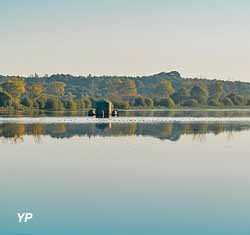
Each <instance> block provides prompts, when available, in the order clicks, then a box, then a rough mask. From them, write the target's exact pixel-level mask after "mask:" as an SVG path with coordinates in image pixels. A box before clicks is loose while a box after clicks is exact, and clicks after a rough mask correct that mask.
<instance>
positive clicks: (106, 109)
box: [96, 100, 113, 117]
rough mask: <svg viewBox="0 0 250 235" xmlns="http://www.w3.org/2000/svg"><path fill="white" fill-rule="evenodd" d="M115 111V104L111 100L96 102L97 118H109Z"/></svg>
mask: <svg viewBox="0 0 250 235" xmlns="http://www.w3.org/2000/svg"><path fill="white" fill-rule="evenodd" d="M112 111H113V104H112V102H111V101H109V100H99V101H97V102H96V117H109V116H110V115H111V114H112Z"/></svg>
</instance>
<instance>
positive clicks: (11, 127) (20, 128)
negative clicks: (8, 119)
mask: <svg viewBox="0 0 250 235" xmlns="http://www.w3.org/2000/svg"><path fill="white" fill-rule="evenodd" d="M24 134H25V126H24V125H23V124H18V123H16V124H2V125H0V135H1V136H3V137H5V138H6V139H12V140H13V142H17V141H18V140H19V141H20V140H22V136H23V135H24Z"/></svg>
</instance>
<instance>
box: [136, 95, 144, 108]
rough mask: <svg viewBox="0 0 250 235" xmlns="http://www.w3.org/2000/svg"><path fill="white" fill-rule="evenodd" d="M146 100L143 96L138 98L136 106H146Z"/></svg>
mask: <svg viewBox="0 0 250 235" xmlns="http://www.w3.org/2000/svg"><path fill="white" fill-rule="evenodd" d="M145 105H146V103H145V99H144V97H142V96H137V97H135V99H134V106H145Z"/></svg>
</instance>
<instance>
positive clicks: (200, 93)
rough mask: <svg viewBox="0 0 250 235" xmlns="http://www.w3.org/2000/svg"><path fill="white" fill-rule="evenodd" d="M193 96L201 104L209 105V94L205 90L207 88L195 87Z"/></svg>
mask: <svg viewBox="0 0 250 235" xmlns="http://www.w3.org/2000/svg"><path fill="white" fill-rule="evenodd" d="M191 96H192V98H193V99H196V100H197V101H198V103H199V104H207V100H208V92H207V90H205V88H203V87H200V86H194V87H193V88H192V89H191Z"/></svg>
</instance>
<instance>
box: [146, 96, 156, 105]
mask: <svg viewBox="0 0 250 235" xmlns="http://www.w3.org/2000/svg"><path fill="white" fill-rule="evenodd" d="M145 104H146V105H147V106H148V107H152V106H153V105H154V102H153V100H152V99H151V98H149V97H145Z"/></svg>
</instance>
